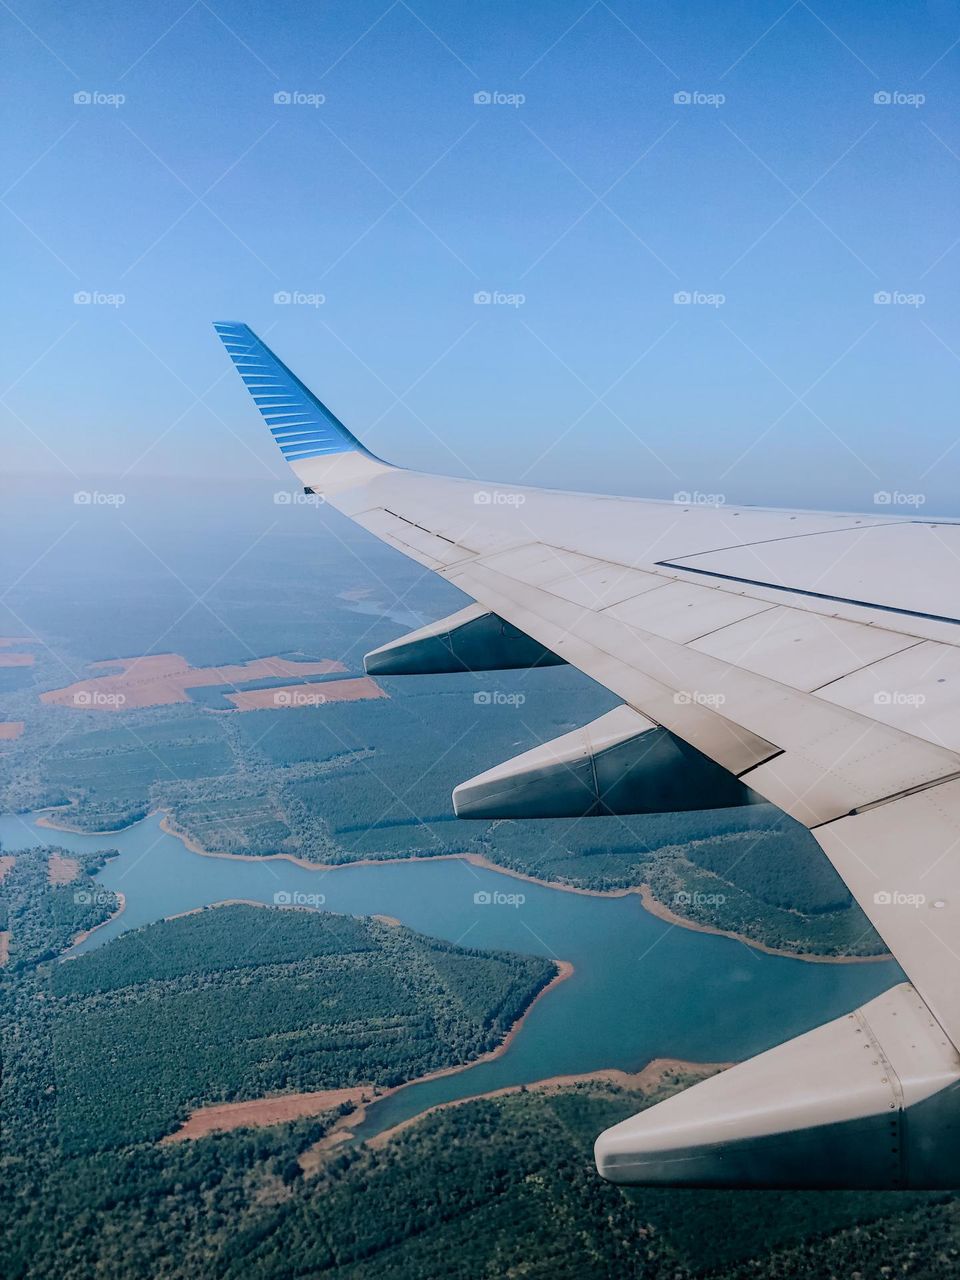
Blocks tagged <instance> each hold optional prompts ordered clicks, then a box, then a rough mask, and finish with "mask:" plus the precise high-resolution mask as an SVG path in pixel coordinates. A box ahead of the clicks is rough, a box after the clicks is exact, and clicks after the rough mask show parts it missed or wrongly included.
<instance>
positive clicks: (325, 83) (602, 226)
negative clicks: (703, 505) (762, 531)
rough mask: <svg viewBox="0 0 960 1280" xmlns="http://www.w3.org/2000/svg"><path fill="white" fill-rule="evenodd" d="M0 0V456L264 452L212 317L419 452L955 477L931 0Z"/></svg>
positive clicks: (195, 470)
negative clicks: (1, 119) (673, 1)
mask: <svg viewBox="0 0 960 1280" xmlns="http://www.w3.org/2000/svg"><path fill="white" fill-rule="evenodd" d="M13 9H15V10H16V14H14V12H13V10H7V9H6V8H5V9H4V10H3V13H2V17H0V22H2V25H3V27H4V37H5V47H6V50H7V53H6V61H7V67H6V72H7V77H6V78H7V106H8V121H7V128H6V130H5V140H4V144H3V146H4V153H5V156H4V171H5V174H6V182H5V183H4V186H5V187H6V188H7V190H6V193H5V195H4V197H3V200H4V208H3V209H0V214H2V216H3V217H4V218H5V220H6V228H5V236H4V243H5V247H6V256H7V261H6V263H5V278H6V289H5V303H6V307H7V310H8V315H7V324H6V334H7V337H6V341H5V343H4V347H3V354H2V370H0V380H2V383H3V386H4V387H5V388H8V390H7V391H6V394H5V396H4V401H3V403H4V405H5V406H6V407H5V409H4V424H5V425H4V438H5V442H6V443H5V453H6V455H7V462H8V468H9V470H11V471H13V472H15V473H18V472H27V473H31V474H33V475H35V476H39V477H40V478H42V479H43V481H44V482H45V483H49V482H56V483H63V484H65V485H67V487H70V486H71V485H72V486H73V487H74V488H76V482H77V480H78V478H86V477H89V476H112V477H114V478H117V477H124V478H125V481H124V482H129V483H130V484H133V483H134V482H136V483H138V484H139V483H143V482H148V481H149V480H150V479H151V478H152V477H155V478H158V477H170V476H174V477H182V478H183V479H184V480H186V481H190V482H202V481H203V480H205V479H207V478H209V480H211V481H216V482H218V483H225V482H228V481H231V480H234V479H245V480H249V481H250V482H251V483H262V484H263V485H264V486H268V487H269V489H270V490H273V489H275V488H276V487H277V482H278V478H282V477H284V473H285V469H284V466H283V463H282V462H281V461H280V459H279V457H278V456H276V455H275V453H274V450H273V446H272V443H271V442H270V440H269V439H268V438H267V436H266V433H265V431H264V429H263V427H262V424H261V423H260V421H259V418H258V417H257V415H256V413H255V412H254V410H253V407H252V405H251V404H249V403H248V402H247V400H246V396H245V393H244V391H243V389H242V387H241V385H240V383H239V381H238V379H237V378H236V375H235V374H234V373H233V371H232V370H231V369H230V367H229V365H228V362H227V360H226V358H225V356H224V354H223V352H222V350H221V349H220V347H219V343H218V342H217V339H216V337H215V335H214V332H213V329H212V327H211V323H210V322H211V321H212V320H214V319H241V320H245V321H247V322H248V323H249V324H251V325H252V326H253V327H254V328H255V329H256V330H257V331H258V332H259V333H260V334H261V335H262V336H264V337H265V339H266V341H267V342H268V343H269V344H270V345H271V346H273V347H274V348H275V349H276V350H277V352H278V354H280V356H281V357H282V358H283V359H285V360H286V361H287V362H288V363H289V364H290V365H291V366H292V367H293V368H294V370H295V371H296V372H297V373H299V375H300V376H301V377H303V378H304V380H305V381H307V382H308V384H309V385H311V386H312V387H313V389H314V390H315V391H316V392H317V393H318V394H319V395H320V396H321V397H322V398H323V399H325V400H327V401H328V403H329V404H330V406H331V407H332V408H333V409H334V411H335V412H336V413H337V414H338V415H339V416H340V417H341V418H343V419H344V420H345V421H346V422H347V423H348V425H349V426H350V427H351V428H352V429H353V430H354V431H355V432H356V433H357V434H358V435H359V436H361V438H363V439H364V440H365V442H366V443H368V444H369V446H370V447H371V448H372V449H373V450H374V451H375V452H376V453H378V454H380V455H381V456H383V457H386V458H388V459H391V460H395V461H398V462H401V463H403V464H405V465H409V466H412V467H419V468H422V469H425V470H447V471H452V472H456V473H459V474H465V475H476V476H481V477H485V478H492V479H501V480H509V481H514V482H516V481H521V480H523V481H525V482H527V483H535V484H544V485H552V486H562V487H569V488H582V489H595V490H600V491H611V492H624V493H632V494H640V495H644V494H648V495H652V496H659V497H667V496H670V495H671V494H672V493H674V492H676V491H677V490H688V491H692V490H700V491H702V492H709V493H723V494H725V495H726V496H727V497H728V499H729V500H733V501H747V502H767V503H784V504H791V505H798V506H807V507H834V508H844V509H872V506H873V495H874V493H875V492H876V491H878V490H882V491H900V492H904V493H920V494H922V495H924V497H925V499H926V501H925V504H924V509H925V510H926V511H928V512H931V513H933V512H936V513H938V514H948V515H960V497H958V493H960V489H958V484H957V479H958V475H960V446H958V447H956V448H954V447H953V446H954V444H955V442H956V440H957V431H958V422H957V399H958V398H957V384H958V374H960V313H958V308H957V305H956V299H957V296H958V272H960V244H958V243H957V237H958V235H960V228H958V225H957V219H956V210H957V208H958V197H960V136H958V130H957V125H956V122H957V119H958V118H960V113H958V110H957V107H958V98H960V93H958V83H957V81H958V69H960V44H955V42H957V41H958V38H960V10H958V7H957V5H956V4H947V3H929V4H920V3H898V2H895V3H892V4H883V5H876V4H866V3H847V4H842V3H841V4H830V5H826V4H823V5H820V4H817V5H813V6H811V5H808V4H806V3H804V2H803V0H797V2H796V3H791V2H790V0H780V2H778V3H767V2H766V0H749V2H744V3H736V4H729V5H716V4H714V3H705V2H704V3H690V4H686V5H681V6H659V5H650V4H643V5H638V4H636V3H629V4H628V3H616V4H610V5H607V4H605V3H603V2H602V0H601V2H599V3H594V4H590V3H588V2H587V0H578V2H577V3H571V2H569V0H555V2H554V3H549V4H546V3H529V4H523V5H519V4H505V3H501V4H494V3H479V4H469V5H466V4H463V5H460V4H453V5H452V4H449V3H446V4H442V3H438V2H437V0H430V2H429V3H428V2H427V0H417V2H416V3H414V4H407V3H405V2H404V0H397V3H392V4H391V3H389V0H378V2H377V3H367V2H366V0H360V2H359V3H351V4H343V3H334V4H322V5H321V4H305V3H292V2H291V3H279V4H270V5H265V4H260V5H256V4H252V3H245V2H241V3H235V4H233V5H230V6H226V5H224V4H223V3H222V0H219V2H218V0H210V2H209V3H207V2H206V0H197V2H196V3H191V0H176V2H171V3H157V4H152V5H149V6H146V5H130V4H129V3H125V4H121V3H118V2H115V0H104V2H103V3H98V4H92V3H89V2H85V0H80V2H79V3H77V4H75V5H71V6H63V5H57V4H54V3H36V4H33V5H31V6H27V5H25V4H22V3H20V4H19V5H18V4H17V3H14V5H13ZM17 15H19V16H17ZM78 93H79V94H88V95H94V96H95V97H96V98H97V100H95V101H91V102H75V101H74V95H75V94H78ZM277 94H281V95H283V94H286V95H291V96H294V97H297V96H299V97H300V98H305V99H308V100H307V101H290V102H282V101H281V102H275V100H274V99H275V95H277ZM477 94H481V95H483V94H485V95H488V96H489V95H493V96H495V97H496V98H502V99H504V100H494V101H480V102H476V101H475V100H474V99H475V95H477ZM878 94H880V95H887V96H888V97H891V98H892V99H893V100H892V101H880V102H877V101H875V96H876V95H878ZM116 95H122V96H123V98H124V101H123V102H122V103H121V104H120V105H113V104H112V102H111V101H110V99H111V97H115V96H116ZM321 95H322V97H323V99H324V100H323V102H322V103H321V104H320V105H312V104H311V102H310V101H309V99H314V100H316V99H317V98H318V97H319V96H321ZM677 95H681V97H682V96H683V95H687V96H691V97H693V99H694V100H693V101H682V100H681V101H675V98H676V96H677ZM518 98H522V99H523V100H522V101H519V102H518ZM918 99H920V100H919V101H918ZM78 293H88V294H93V295H97V296H99V297H101V299H102V298H110V297H111V296H114V295H122V296H123V299H124V300H123V302H122V304H120V305H112V304H111V302H110V301H104V300H100V301H97V302H92V303H86V304H83V303H77V302H75V301H74V297H75V294H78ZM478 293H481V294H482V293H487V294H492V295H495V296H496V295H499V296H501V297H502V299H505V300H499V301H493V302H490V303H487V304H483V303H479V304H478V303H477V302H475V300H474V299H475V295H476V294H478ZM277 294H281V295H283V294H289V295H306V296H307V297H308V298H310V299H312V301H294V302H288V303H283V302H280V303H278V302H275V301H274V298H275V295H277ZM678 294H680V295H683V294H687V295H691V297H692V298H693V299H694V300H693V301H690V302H678V301H676V300H675V295H678ZM877 294H889V295H891V297H892V298H893V301H891V302H889V303H879V304H878V303H877V302H876V301H875V295H877ZM317 295H321V296H322V298H323V301H322V302H320V301H319V298H318V296H317ZM521 298H522V301H521V300H520V299H521Z"/></svg>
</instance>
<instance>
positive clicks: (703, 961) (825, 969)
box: [0, 815, 902, 1137]
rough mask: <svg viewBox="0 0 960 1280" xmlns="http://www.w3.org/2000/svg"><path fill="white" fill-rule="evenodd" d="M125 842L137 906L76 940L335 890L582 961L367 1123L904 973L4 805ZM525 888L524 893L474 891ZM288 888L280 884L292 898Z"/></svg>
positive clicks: (631, 1065) (407, 920) (634, 901)
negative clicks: (504, 1041)
mask: <svg viewBox="0 0 960 1280" xmlns="http://www.w3.org/2000/svg"><path fill="white" fill-rule="evenodd" d="M37 844H43V845H57V846H60V847H62V848H65V849H68V850H81V851H92V850H96V849H116V850H117V852H118V856H117V857H116V858H114V859H112V860H111V861H110V862H108V863H107V865H106V866H105V867H104V869H103V870H102V871H101V872H100V873H99V874H98V877H97V879H98V880H99V881H100V882H101V883H102V884H103V885H104V886H105V887H106V888H109V889H113V890H118V891H120V892H121V893H123V894H124V896H125V898H126V909H125V911H124V912H123V913H122V914H121V915H120V916H119V917H117V918H116V919H115V920H112V921H111V922H109V923H108V924H106V925H104V926H103V927H102V928H100V929H98V930H97V931H96V932H95V933H94V934H93V935H92V936H91V937H90V938H88V939H87V941H86V942H84V943H83V944H81V945H80V946H79V947H76V948H74V953H81V952H83V951H89V950H91V949H92V948H94V947H100V946H103V945H104V944H105V943H107V942H109V941H110V939H111V938H115V937H117V935H118V934H120V933H123V932H125V931H126V930H128V929H135V928H138V927H139V926H141V925H144V924H148V923H150V922H151V921H154V920H159V919H161V918H163V917H164V916H169V915H174V914H176V913H178V912H182V911H188V910H190V909H192V908H195V907H200V906H204V905H208V904H210V903H214V902H220V901H222V900H224V899H226V898H249V899H252V900H254V901H258V902H264V903H268V904H272V903H274V901H275V900H276V895H278V894H280V895H290V896H291V897H293V896H294V895H296V894H322V895H323V897H324V903H323V909H325V910H328V911H336V912H346V913H349V914H353V915H372V914H375V913H376V914H383V915H389V916H394V917H396V918H397V919H398V920H400V921H402V923H403V924H405V925H409V926H410V927H411V928H413V929H417V930H420V931H421V932H423V933H427V934H432V935H434V936H436V937H441V938H446V939H448V940H449V941H451V942H455V943H458V944H460V945H462V946H468V947H499V948H504V949H507V950H511V951H522V952H526V953H528V954H536V955H546V956H551V957H553V958H554V959H562V960H568V961H570V962H571V963H572V964H573V966H574V974H573V976H572V977H570V978H568V979H567V980H566V981H565V982H562V983H560V984H559V985H558V986H557V987H556V988H554V989H553V990H552V991H550V992H549V993H548V994H547V995H546V996H545V997H544V998H543V999H542V1000H540V1001H538V1002H537V1004H536V1005H535V1006H534V1007H533V1009H532V1010H531V1012H530V1015H529V1017H528V1018H527V1021H526V1022H525V1024H524V1026H523V1028H522V1029H521V1031H520V1033H519V1034H518V1035H517V1037H516V1038H515V1039H514V1041H513V1042H512V1043H511V1045H510V1046H509V1048H508V1049H507V1051H506V1052H505V1053H504V1054H503V1055H502V1056H501V1057H499V1058H496V1059H494V1060H493V1061H491V1062H484V1063H480V1064H478V1065H477V1066H475V1067H471V1068H469V1069H468V1070H466V1071H462V1072H459V1073H457V1074H455V1075H450V1076H446V1077H444V1078H443V1079H440V1080H431V1081H426V1082H424V1083H423V1084H420V1085H417V1084H414V1085H411V1086H409V1087H408V1088H406V1089H403V1090H402V1091H400V1092H399V1093H397V1094H395V1095H394V1096H392V1097H390V1098H386V1099H384V1100H383V1101H381V1102H378V1103H375V1104H374V1105H373V1106H372V1107H370V1108H369V1109H368V1114H367V1119H366V1121H365V1122H364V1124H363V1125H362V1126H361V1127H360V1128H359V1129H358V1134H359V1135H360V1136H364V1137H369V1136H371V1135H372V1134H373V1133H375V1132H378V1131H379V1130H381V1129H383V1128H387V1127H389V1126H390V1125H392V1124H395V1123H397V1122H398V1121H400V1120H403V1119H406V1118H407V1117H409V1116H411V1115H416V1114H418V1113H419V1112H421V1111H423V1110H424V1109H425V1108H427V1107H429V1106H433V1105H434V1104H435V1103H437V1102H443V1101H449V1100H452V1099H455V1098H461V1097H470V1096H472V1095H474V1094H477V1093H483V1092H486V1091H487V1090H489V1089H496V1088H500V1087H502V1086H504V1085H511V1084H524V1083H530V1082H532V1081H535V1080H541V1079H544V1078H546V1077H549V1076H553V1075H566V1074H571V1073H576V1072H583V1071H593V1070H597V1069H599V1068H601V1067H620V1068H622V1069H624V1070H628V1071H633V1070H638V1069H639V1068H640V1067H642V1066H644V1065H645V1064H646V1063H647V1062H648V1061H649V1060H650V1059H651V1058H655V1057H676V1058H686V1059H691V1060H694V1061H704V1062H720V1061H731V1060H737V1059H741V1058H745V1057H748V1056H750V1055H751V1054H754V1053H759V1052H761V1051H762V1050H763V1049H767V1048H769V1047H771V1046H772V1045H774V1044H776V1043H778V1042H779V1041H781V1040H784V1039H787V1038H788V1037H790V1036H794V1035H799V1034H800V1033H801V1032H803V1031H807V1030H809V1029H810V1028H812V1027H814V1026H817V1025H818V1024H819V1023H821V1022H824V1021H826V1020H827V1019H829V1018H833V1017H837V1016H839V1015H840V1014H842V1013H845V1012H847V1011H848V1010H850V1009H852V1008H854V1007H856V1006H857V1005H858V1004H862V1003H863V1002H864V1001H866V1000H869V999H871V998H872V997H873V996H875V995H877V994H879V993H880V992H881V991H884V990H885V989H886V988H887V987H890V986H892V985H893V984H894V983H895V982H898V981H900V980H901V979H902V975H901V972H900V970H899V968H898V967H897V966H896V965H895V964H894V963H893V962H892V961H889V962H883V963H875V964H811V963H806V962H804V961H800V960H791V959H788V958H785V957H780V956H769V955H765V954H764V953H763V952H759V951H756V950H754V949H753V948H751V947H748V946H746V945H745V944H744V943H740V942H737V941H735V940H733V939H730V938H724V937H718V936H715V935H712V934H705V933H697V932H694V931H693V930H690V929H684V928H682V927H678V926H676V925H670V924H667V923H665V922H664V921H662V920H658V919H657V918H656V917H655V916H652V915H651V914H650V913H649V912H647V911H645V910H644V909H643V906H642V905H641V903H640V900H639V898H638V897H637V896H636V895H634V894H631V895H629V896H627V897H622V898H598V897H591V896H588V895H584V894H573V893H564V892H561V891H560V890H557V889H551V888H548V887H546V886H541V885H535V884H528V883H526V882H525V881H521V880H518V879H516V878H515V877H511V876H507V875H504V874H501V873H497V872H491V871H486V870H482V869H479V868H476V867H473V866H471V865H470V864H469V863H467V862H464V861H462V860H460V859H454V860H449V861H441V860H421V861H414V860H408V861H405V862H401V863H393V864H387V865H383V866H358V867H349V866H348V867H340V868H336V869H335V870H332V871H320V870H310V869H309V868H306V867H300V866H297V865H296V864H294V863H291V862H289V861H286V860H280V859H277V860H257V861H249V862H247V861H242V860H239V859H234V858H216V857H207V856H203V855H200V854H196V853H192V852H191V851H190V850H189V849H188V848H187V847H186V846H185V845H184V844H183V842H182V841H181V840H180V839H178V838H177V837H176V836H173V835H168V834H167V833H165V832H163V831H162V830H161V829H160V824H159V819H158V818H157V817H155V816H154V817H150V818H147V819H146V820H145V821H143V822H140V823H138V824H137V825H136V826H133V827H128V828H127V829H126V830H125V831H120V832H115V833H111V834H110V835H108V836H89V835H76V834H73V833H70V832H61V831H53V830H51V829H50V828H45V827H41V826H37V824H36V821H35V817H34V816H31V815H21V816H16V817H0V846H2V847H3V849H4V850H5V851H6V852H14V851H15V850H16V849H18V848H26V847H30V846H32V845H37ZM477 893H481V894H484V893H485V894H488V895H491V897H494V898H495V896H496V895H497V894H501V895H507V897H508V898H509V897H511V896H515V895H521V896H522V899H523V900H522V902H520V903H519V904H518V905H510V903H509V902H497V901H490V902H483V901H480V902H478V901H476V900H475V895H476V894H477ZM282 900H283V899H282V898H281V901H282Z"/></svg>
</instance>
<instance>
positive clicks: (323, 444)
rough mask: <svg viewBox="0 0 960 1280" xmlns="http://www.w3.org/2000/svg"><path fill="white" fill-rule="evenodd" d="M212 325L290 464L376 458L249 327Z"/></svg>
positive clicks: (227, 324)
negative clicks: (350, 456) (344, 456)
mask: <svg viewBox="0 0 960 1280" xmlns="http://www.w3.org/2000/svg"><path fill="white" fill-rule="evenodd" d="M213 327H214V328H215V329H216V331H217V333H218V334H219V335H220V339H221V341H222V342H223V345H224V346H225V347H226V349H227V353H228V355H229V356H230V359H231V360H232V361H233V363H234V364H235V365H236V366H237V371H238V373H239V374H240V377H241V378H242V379H243V381H244V384H245V386H246V388H247V390H248V391H249V392H250V394H251V396H253V400H254V403H255V404H256V406H257V408H258V409H259V410H260V412H261V414H263V420H264V422H266V424H267V426H268V427H269V428H270V432H271V434H272V435H273V438H274V439H275V440H276V442H277V444H278V445H279V446H280V452H281V453H282V454H283V456H284V457H285V458H286V459H287V461H288V462H297V461H299V460H300V459H302V458H317V457H321V456H323V455H326V454H334V453H350V452H352V451H357V452H359V453H364V454H366V455H367V457H369V458H372V457H373V456H374V455H373V454H372V453H370V451H369V449H365V448H364V447H363V445H362V444H361V443H360V441H359V440H358V439H357V438H356V436H355V435H353V434H352V433H351V432H350V431H348V430H347V428H346V427H345V426H344V425H343V423H342V422H341V421H340V419H339V418H337V417H336V416H335V415H334V414H332V413H331V412H330V410H329V409H328V408H327V406H326V405H325V404H322V403H321V402H320V401H319V400H318V399H317V397H316V396H315V395H314V394H313V392H312V391H310V390H309V389H308V388H307V387H305V386H304V385H303V383H302V382H301V381H300V379H299V378H298V377H297V376H296V374H293V373H291V372H290V370H289V369H288V368H287V366H286V365H285V364H284V363H283V362H282V361H281V360H278V359H277V357H276V356H275V355H274V354H273V352H272V351H271V350H270V348H269V347H268V346H267V345H266V343H264V342H262V341H261V340H260V339H259V338H258V337H257V335H256V334H255V333H254V332H253V330H252V329H251V328H250V326H249V325H246V324H239V323H237V324H235V323H233V322H230V321H215V322H214V326H213ZM377 461H379V459H377Z"/></svg>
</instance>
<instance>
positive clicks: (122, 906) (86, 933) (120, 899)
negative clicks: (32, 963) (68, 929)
mask: <svg viewBox="0 0 960 1280" xmlns="http://www.w3.org/2000/svg"><path fill="white" fill-rule="evenodd" d="M114 892H115V893H116V895H117V904H118V905H117V909H116V911H111V913H110V914H109V915H108V916H107V918H106V920H101V921H100V923H99V924H95V925H94V926H93V928H92V929H82V930H81V931H80V933H78V934H77V936H76V937H75V938H74V940H73V941H72V942H71V943H70V946H69V947H68V948H67V950H68V951H71V950H72V949H73V948H74V947H79V945H80V943H81V942H86V940H87V939H88V938H90V937H92V936H93V935H94V934H95V933H96V932H97V930H98V929H102V928H103V927H104V926H105V925H108V924H112V923H113V921H114V920H117V919H118V918H119V917H120V916H122V915H123V913H124V911H126V909H127V898H126V894H123V893H121V892H120V890H119V889H116V890H114ZM64 959H67V960H75V959H76V956H65V957H64Z"/></svg>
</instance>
